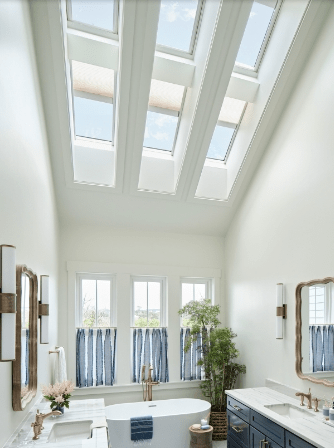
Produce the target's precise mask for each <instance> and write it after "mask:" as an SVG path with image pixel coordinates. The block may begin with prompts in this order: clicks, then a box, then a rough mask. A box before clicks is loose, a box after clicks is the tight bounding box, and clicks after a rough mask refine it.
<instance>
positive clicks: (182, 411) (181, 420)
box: [105, 398, 211, 448]
mask: <svg viewBox="0 0 334 448" xmlns="http://www.w3.org/2000/svg"><path fill="white" fill-rule="evenodd" d="M210 409H211V405H210V403H208V402H207V401H204V400H197V399H193V398H180V399H176V400H158V401H144V402H140V403H124V404H114V405H112V406H106V408H105V411H106V418H107V422H108V429H109V440H110V445H111V447H112V448H134V447H136V444H135V443H134V442H132V441H131V431H130V418H131V417H141V416H145V415H152V417H153V439H152V440H147V442H141V443H140V445H138V447H139V446H140V448H142V447H143V448H146V447H149V448H171V447H172V448H187V447H188V446H189V443H190V435H189V426H191V425H193V424H194V423H201V418H204V417H206V416H207V414H208V413H209V412H210Z"/></svg>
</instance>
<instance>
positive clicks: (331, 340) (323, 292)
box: [296, 277, 334, 387]
mask: <svg viewBox="0 0 334 448" xmlns="http://www.w3.org/2000/svg"><path fill="white" fill-rule="evenodd" d="M296 373H297V375H298V376H299V378H301V379H303V380H309V381H311V382H312V383H316V384H323V385H324V386H328V387H333V386H334V277H326V278H323V279H320V280H311V281H309V282H302V283H299V284H298V285H297V287H296Z"/></svg>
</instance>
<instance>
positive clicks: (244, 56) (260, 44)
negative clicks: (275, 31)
mask: <svg viewBox="0 0 334 448" xmlns="http://www.w3.org/2000/svg"><path fill="white" fill-rule="evenodd" d="M280 3H281V2H280V1H277V0H256V1H255V2H254V3H253V7H252V10H251V13H250V15H249V19H248V22H247V26H246V29H245V32H244V35H243V38H242V41H241V44H240V48H239V52H238V55H237V59H236V64H237V65H241V66H244V67H246V68H250V69H252V70H257V69H258V67H259V65H260V62H261V58H262V56H263V53H264V51H265V47H266V45H267V43H268V40H269V37H270V32H271V30H272V28H273V26H274V22H275V19H276V15H277V13H278V10H279V4H280Z"/></svg>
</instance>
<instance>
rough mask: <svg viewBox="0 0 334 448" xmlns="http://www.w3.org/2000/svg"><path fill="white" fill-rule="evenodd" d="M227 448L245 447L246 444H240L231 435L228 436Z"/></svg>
mask: <svg viewBox="0 0 334 448" xmlns="http://www.w3.org/2000/svg"><path fill="white" fill-rule="evenodd" d="M227 448H244V446H243V445H242V444H240V445H239V443H237V442H236V441H235V440H234V439H233V438H232V437H231V436H227Z"/></svg>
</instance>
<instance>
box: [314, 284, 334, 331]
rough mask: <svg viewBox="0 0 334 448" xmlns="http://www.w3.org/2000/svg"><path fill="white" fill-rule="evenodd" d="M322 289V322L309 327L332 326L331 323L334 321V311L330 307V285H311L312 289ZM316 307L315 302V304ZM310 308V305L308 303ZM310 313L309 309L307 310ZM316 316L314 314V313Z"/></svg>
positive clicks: (331, 299)
mask: <svg viewBox="0 0 334 448" xmlns="http://www.w3.org/2000/svg"><path fill="white" fill-rule="evenodd" d="M319 286H321V287H323V288H324V321H323V323H321V324H317V323H316V324H314V323H313V324H310V325H332V324H331V322H333V321H334V315H333V314H334V309H333V305H332V301H333V286H332V283H317V284H316V285H313V286H312V287H315V288H317V287H319ZM315 306H316V302H315ZM309 307H310V303H309ZM309 312H310V309H309ZM315 315H316V313H315Z"/></svg>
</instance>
